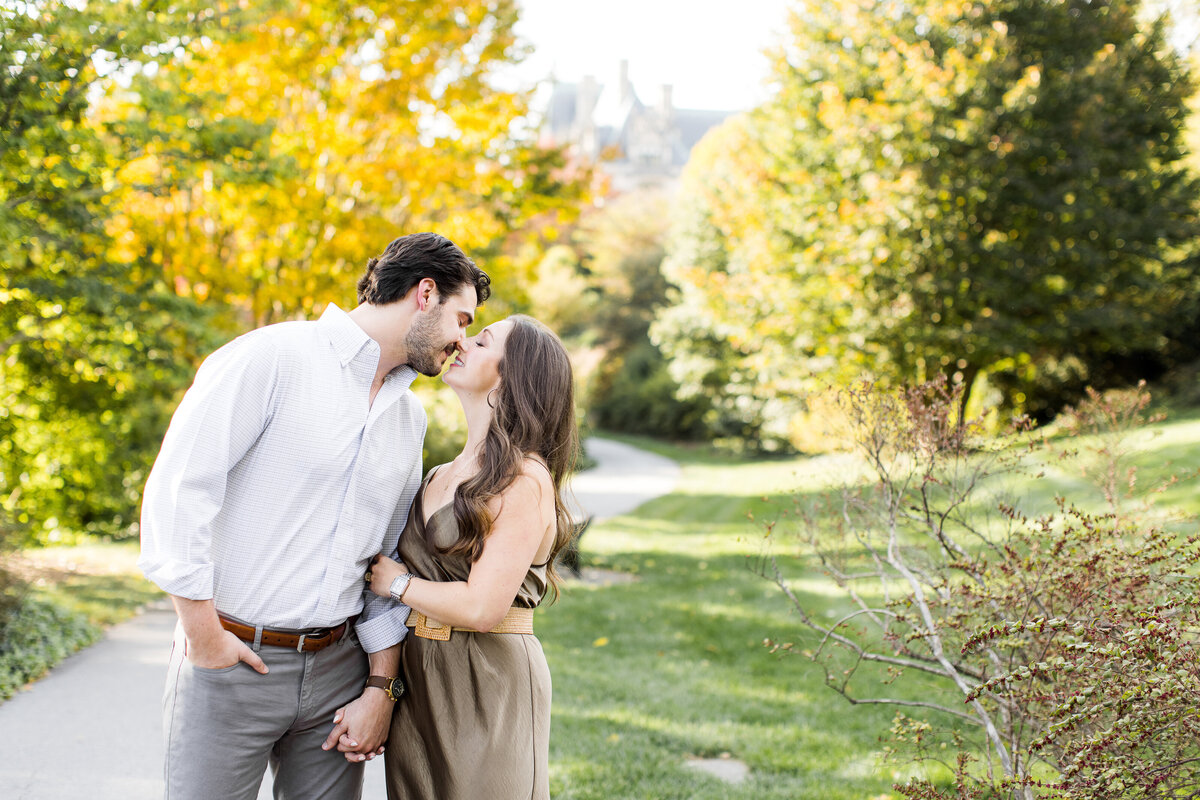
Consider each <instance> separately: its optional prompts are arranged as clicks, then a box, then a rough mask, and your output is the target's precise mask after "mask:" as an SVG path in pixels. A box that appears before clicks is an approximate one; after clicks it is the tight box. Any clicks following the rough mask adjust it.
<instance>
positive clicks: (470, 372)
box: [442, 320, 513, 396]
mask: <svg viewBox="0 0 1200 800" xmlns="http://www.w3.org/2000/svg"><path fill="white" fill-rule="evenodd" d="M512 326H513V323H511V322H509V321H508V320H500V321H499V322H493V323H492V324H491V325H488V326H487V327H486V328H484V329H483V330H481V331H480V332H479V333H477V334H476V335H474V336H472V337H470V338H468V339H466V340H465V341H464V343H463V347H462V348H461V349H460V350H459V351H458V357H457V358H455V359H454V361H453V362H452V363H451V364H450V367H449V369H447V370H446V374H445V375H444V376H443V377H442V380H444V381H445V382H446V383H447V384H448V385H449V386H452V387H453V388H454V389H455V390H456V391H458V392H463V393H466V394H467V395H480V396H482V395H486V394H487V393H488V392H490V391H492V390H493V389H495V388H496V387H498V386H499V385H500V359H502V358H503V357H504V343H505V342H506V341H507V339H508V334H509V332H510V331H511V330H512Z"/></svg>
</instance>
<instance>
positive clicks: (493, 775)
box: [368, 316, 577, 800]
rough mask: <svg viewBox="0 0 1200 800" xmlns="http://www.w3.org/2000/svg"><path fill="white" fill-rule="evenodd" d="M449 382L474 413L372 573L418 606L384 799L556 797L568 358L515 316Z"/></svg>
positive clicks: (451, 372)
mask: <svg viewBox="0 0 1200 800" xmlns="http://www.w3.org/2000/svg"><path fill="white" fill-rule="evenodd" d="M443 380H444V381H445V382H446V383H447V384H448V385H449V386H450V387H451V388H453V389H454V392H455V394H457V395H458V399H459V400H460V401H461V402H462V406H463V410H464V411H465V412H466V416H467V443H466V446H465V447H464V448H463V451H462V453H460V454H459V455H458V456H457V457H456V458H455V459H454V460H453V461H452V462H450V463H449V464H443V465H441V466H439V467H436V468H434V469H433V470H431V471H430V473H429V474H428V475H427V476H426V477H425V481H424V483H423V484H422V485H421V489H420V490H419V491H418V493H417V497H416V500H415V501H414V502H413V507H412V510H411V511H410V513H409V518H408V525H407V527H406V529H405V531H404V533H403V534H402V535H401V536H400V545H399V555H400V559H401V562H396V561H393V560H392V559H390V558H385V557H382V556H380V557H378V559H377V560H376V561H375V562H374V565H373V566H372V568H371V572H370V574H369V576H368V577H369V579H370V584H371V590H372V591H374V592H375V593H376V594H379V595H381V596H384V597H387V596H392V597H395V598H396V599H398V600H401V601H403V602H404V603H406V604H407V605H409V606H411V607H412V609H413V610H412V614H411V616H410V617H409V622H408V624H409V626H410V627H411V628H413V630H411V631H410V632H409V635H408V637H407V638H406V640H405V643H404V646H403V649H402V663H403V665H404V673H405V675H406V679H407V683H408V691H407V692H406V693H405V695H404V696H403V697H402V698H401V699H400V702H399V703H398V704H397V708H396V713H395V715H394V716H393V717H392V728H391V733H390V735H389V736H388V746H387V750H386V755H385V758H386V762H387V785H388V797H389V798H391V800H398V798H421V799H422V800H425V799H427V800H454V798H463V800H478V798H481V797H486V798H489V799H494V800H505V799H506V798H513V799H514V800H515V798H522V800H528V798H549V796H550V788H549V779H548V776H547V760H548V750H549V732H550V672H549V670H548V669H547V667H546V659H545V656H544V655H543V654H542V647H541V644H540V643H539V642H538V640H537V638H536V637H535V636H533V634H532V630H533V628H532V621H533V609H534V607H535V606H537V605H538V603H539V602H541V599H542V596H543V595H544V594H545V593H546V591H547V589H551V590H556V583H557V577H556V576H555V574H554V570H553V567H552V566H551V565H552V564H553V561H554V557H555V555H557V553H558V551H559V550H560V549H562V547H563V545H565V544H566V543H567V541H568V538H569V537H570V534H571V525H570V521H569V517H568V515H567V512H566V509H565V507H564V505H563V500H562V484H563V480H564V478H565V477H566V475H567V474H568V473H569V471H570V469H571V467H572V463H573V461H574V458H575V453H576V450H577V439H576V429H575V400H574V390H573V384H572V376H571V365H570V362H569V361H568V359H567V353H566V351H565V350H564V349H563V346H562V343H561V342H560V341H559V340H558V337H556V336H555V335H554V334H553V333H552V332H551V331H550V330H549V329H547V328H546V327H545V326H543V325H542V324H541V323H539V322H537V321H535V320H533V319H530V318H529V317H524V316H514V317H509V318H508V319H506V320H503V321H500V322H496V323H494V324H492V325H489V326H488V327H486V328H484V329H483V330H482V331H481V332H480V333H479V335H478V336H475V337H472V338H470V339H467V340H466V343H465V345H464V347H463V348H462V350H461V351H460V352H459V355H458V358H456V359H455V361H454V362H453V363H452V364H451V366H450V368H449V369H448V371H447V372H446V374H445V377H444V378H443ZM409 574H411V576H412V577H406V575H409Z"/></svg>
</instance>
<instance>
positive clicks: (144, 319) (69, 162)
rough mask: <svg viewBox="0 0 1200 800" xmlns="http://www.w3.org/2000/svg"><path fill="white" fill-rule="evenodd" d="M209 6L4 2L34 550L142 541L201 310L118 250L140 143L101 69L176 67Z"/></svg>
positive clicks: (1, 486) (8, 355) (24, 483)
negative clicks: (148, 498)
mask: <svg viewBox="0 0 1200 800" xmlns="http://www.w3.org/2000/svg"><path fill="white" fill-rule="evenodd" d="M210 6H211V4H209V3H187V2H177V3H172V4H170V5H168V4H166V3H160V2H154V1H153V0H151V1H150V2H124V1H122V0H108V1H106V2H90V3H70V4H65V3H55V2H17V3H5V4H3V5H0V20H2V29H3V40H2V46H0V129H3V131H4V134H3V137H2V138H0V264H2V266H3V269H2V270H0V503H2V504H3V506H4V508H5V510H6V511H7V512H8V514H9V515H10V516H11V518H12V519H13V520H14V522H15V523H17V524H19V525H20V526H21V527H22V528H23V529H24V530H26V531H27V533H28V536H30V537H35V538H38V537H42V538H44V537H48V536H52V535H53V534H54V532H55V529H56V528H58V527H59V526H62V527H64V528H68V529H72V528H73V529H76V530H94V531H104V532H115V533H121V532H127V531H128V530H129V527H130V525H131V524H132V520H133V516H134V513H135V509H136V503H137V496H138V488H139V487H140V482H141V478H142V476H144V474H145V472H146V471H147V470H148V468H149V465H150V460H151V459H152V457H153V453H154V445H156V444H157V441H158V439H159V437H161V433H162V427H163V425H164V422H165V416H164V413H165V406H166V403H167V402H168V401H169V400H170V399H171V398H173V396H174V395H175V394H176V392H177V391H178V390H179V389H180V388H181V386H182V385H183V384H184V382H185V380H186V374H187V373H190V366H189V364H188V359H187V357H186V354H187V353H188V352H189V348H190V347H191V346H194V345H195V342H202V341H203V334H202V333H200V332H199V331H198V329H197V328H196V327H195V326H194V325H193V323H194V322H195V321H196V320H197V318H198V316H199V313H198V310H197V309H196V308H195V306H194V305H193V304H192V303H190V302H187V301H183V300H181V299H179V298H177V297H176V296H175V295H174V294H172V293H170V292H169V291H167V290H166V289H165V287H164V286H163V285H162V282H161V280H160V278H159V275H158V274H157V272H156V271H155V270H153V269H150V268H147V267H148V265H146V264H145V263H144V262H142V261H141V260H139V258H138V257H137V254H136V253H131V252H129V251H128V250H126V249H122V248H121V247H119V246H117V243H115V242H114V241H113V239H112V237H111V231H110V225H111V224H112V221H113V205H114V204H115V203H116V202H117V201H118V199H119V191H118V189H117V187H116V186H115V184H114V180H113V177H114V173H115V171H116V170H117V169H118V168H119V166H120V165H121V163H122V159H123V158H125V157H126V155H127V153H128V149H127V148H128V147H130V146H132V143H122V142H119V141H117V140H115V139H114V138H113V137H111V136H109V135H108V134H107V133H106V131H105V130H104V129H103V128H101V127H99V126H97V125H96V123H95V120H94V119H93V118H92V117H91V116H90V114H89V92H90V91H91V90H92V89H93V87H94V86H95V85H96V82H97V81H98V80H99V76H98V75H97V65H98V64H100V63H107V64H108V65H109V67H110V68H114V69H120V68H122V67H126V66H128V65H130V64H133V63H135V62H139V63H140V62H153V61H156V60H161V59H162V58H164V57H166V56H164V55H163V54H162V51H161V47H162V46H163V45H164V43H167V42H177V41H187V40H188V39H189V38H190V37H193V36H200V35H203V33H204V32H205V30H206V25H205V23H204V19H205V18H206V17H207V15H208V14H209V13H210V11H209V10H208V9H209V7H210Z"/></svg>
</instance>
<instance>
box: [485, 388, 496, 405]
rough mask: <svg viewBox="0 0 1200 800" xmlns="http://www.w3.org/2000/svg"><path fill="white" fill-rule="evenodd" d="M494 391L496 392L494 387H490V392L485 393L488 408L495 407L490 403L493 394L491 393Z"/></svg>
mask: <svg viewBox="0 0 1200 800" xmlns="http://www.w3.org/2000/svg"><path fill="white" fill-rule="evenodd" d="M495 393H496V390H495V389H492V390H491V391H490V392H488V393H487V404H488V408H495V407H496V406H495V405H494V404H493V403H492V395H493V394H495Z"/></svg>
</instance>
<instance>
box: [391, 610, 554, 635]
mask: <svg viewBox="0 0 1200 800" xmlns="http://www.w3.org/2000/svg"><path fill="white" fill-rule="evenodd" d="M408 627H410V628H412V629H413V633H415V634H416V635H417V636H420V637H421V638H422V639H433V640H434V641H437V642H446V641H449V640H450V632H451V631H469V632H471V633H481V631H477V630H475V629H474V628H456V627H454V628H452V627H451V626H449V625H447V624H445V623H444V622H438V621H437V620H436V619H430V618H429V617H427V616H425V615H424V614H422V613H421V612H420V611H417V610H416V609H415V608H414V609H413V610H412V613H411V614H409V615H408ZM488 633H533V609H532V608H517V607H516V606H513V607H512V608H510V609H509V610H508V613H507V614H505V615H504V619H502V620H500V624H499V625H497V626H496V627H494V628H492V629H491V630H490V631H488Z"/></svg>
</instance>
